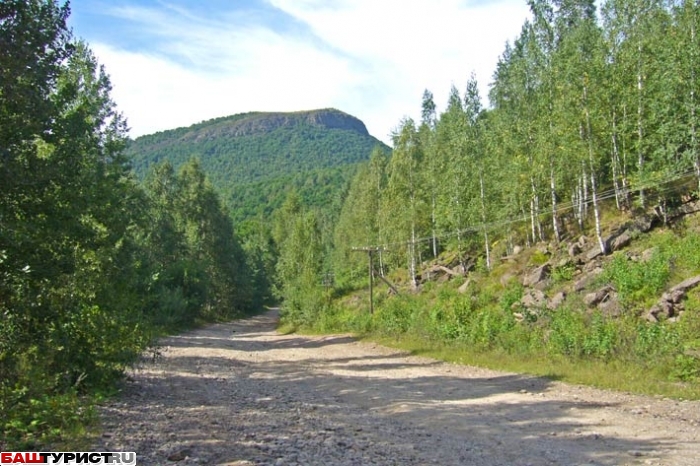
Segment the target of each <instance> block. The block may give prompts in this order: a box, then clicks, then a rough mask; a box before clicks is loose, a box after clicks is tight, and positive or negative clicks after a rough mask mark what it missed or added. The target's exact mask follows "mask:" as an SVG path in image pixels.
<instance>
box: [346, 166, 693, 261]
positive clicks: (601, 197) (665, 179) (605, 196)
mask: <svg viewBox="0 0 700 466" xmlns="http://www.w3.org/2000/svg"><path fill="white" fill-rule="evenodd" d="M694 175H695V172H694V170H688V171H686V172H684V173H666V174H662V175H658V176H654V177H650V178H648V179H646V180H645V182H643V183H640V184H638V185H636V186H635V187H634V189H632V188H629V187H628V188H626V189H625V190H624V194H630V193H632V192H635V191H640V190H648V189H652V188H660V187H661V186H664V185H668V184H669V183H671V182H674V181H678V180H681V179H683V178H686V177H690V176H694ZM672 189H673V187H670V186H666V187H665V188H664V189H662V190H660V191H659V194H660V195H662V194H666V193H668V192H670V191H671V190H672ZM618 192H619V190H617V189H615V188H612V189H609V190H606V191H602V192H599V193H596V201H597V202H601V201H606V200H610V199H614V198H615V197H616V196H617V195H618ZM592 204H593V196H592V195H591V196H588V197H587V198H586V199H583V200H581V201H580V202H573V201H568V202H564V203H561V204H558V205H557V210H556V211H557V213H563V212H567V211H570V210H573V209H574V208H576V207H579V206H590V205H592ZM550 214H551V211H546V210H545V211H541V212H539V213H538V214H537V215H536V217H537V218H538V219H541V218H542V217H545V216H547V215H550ZM531 218H532V214H523V215H521V216H516V217H511V218H509V219H504V220H500V221H497V222H490V223H482V224H479V225H475V226H470V227H466V228H462V229H457V230H455V231H453V232H451V233H443V234H441V235H439V236H436V238H437V239H439V240H444V239H450V238H454V237H456V236H458V235H463V234H466V233H478V232H480V231H483V230H485V229H486V230H493V229H495V228H500V227H505V226H508V225H513V224H516V223H521V222H526V221H529V220H531ZM432 240H433V236H432V235H431V236H426V237H423V238H418V239H416V240H415V241H411V240H407V241H397V242H392V243H384V244H381V245H377V246H365V247H361V248H352V249H353V250H363V251H366V250H367V249H368V248H373V249H375V250H387V249H391V248H392V247H397V246H407V245H409V244H412V243H413V244H421V243H426V242H430V241H432Z"/></svg>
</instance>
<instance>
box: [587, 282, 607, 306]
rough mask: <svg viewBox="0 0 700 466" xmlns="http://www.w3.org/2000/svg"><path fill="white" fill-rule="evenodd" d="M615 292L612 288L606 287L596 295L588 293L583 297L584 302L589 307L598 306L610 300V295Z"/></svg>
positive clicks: (595, 293)
mask: <svg viewBox="0 0 700 466" xmlns="http://www.w3.org/2000/svg"><path fill="white" fill-rule="evenodd" d="M612 291H613V289H612V287H611V286H604V287H603V288H601V289H599V290H598V291H596V292H594V293H588V294H587V295H586V296H584V297H583V302H584V303H586V305H587V306H589V307H594V306H597V305H598V304H599V303H601V302H603V301H604V300H606V299H607V298H608V295H609V294H610V293H611V292H612Z"/></svg>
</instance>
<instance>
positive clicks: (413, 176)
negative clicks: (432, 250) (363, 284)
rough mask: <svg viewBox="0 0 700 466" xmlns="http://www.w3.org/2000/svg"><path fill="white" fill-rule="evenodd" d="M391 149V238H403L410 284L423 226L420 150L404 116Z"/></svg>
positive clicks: (413, 128)
mask: <svg viewBox="0 0 700 466" xmlns="http://www.w3.org/2000/svg"><path fill="white" fill-rule="evenodd" d="M393 142H394V152H393V155H392V157H391V160H390V161H389V168H388V172H389V180H388V194H389V199H390V201H389V202H390V204H388V206H387V207H388V209H389V211H390V212H391V218H393V219H394V221H393V225H392V226H393V231H394V236H393V240H394V241H393V242H406V244H407V257H408V265H409V280H410V283H411V286H412V287H413V288H414V289H415V288H417V287H418V283H417V281H416V273H417V272H416V269H417V263H418V250H417V248H416V246H417V244H418V239H419V238H420V233H421V231H422V229H423V226H424V223H425V222H424V219H425V217H424V215H423V212H424V210H425V207H426V205H425V204H426V203H425V198H424V194H425V191H424V189H423V179H422V172H421V170H420V167H421V163H422V162H423V150H422V146H421V143H420V139H419V138H418V132H417V130H416V126H415V123H414V121H413V120H412V119H410V118H407V119H404V120H403V121H402V122H401V124H400V125H399V127H398V129H397V130H396V132H395V133H394V135H393ZM407 238H408V240H407Z"/></svg>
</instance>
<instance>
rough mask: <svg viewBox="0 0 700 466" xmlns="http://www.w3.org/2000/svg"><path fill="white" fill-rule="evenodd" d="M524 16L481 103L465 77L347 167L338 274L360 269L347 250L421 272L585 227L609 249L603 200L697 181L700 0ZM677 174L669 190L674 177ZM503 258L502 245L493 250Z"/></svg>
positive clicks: (537, 10)
mask: <svg viewBox="0 0 700 466" xmlns="http://www.w3.org/2000/svg"><path fill="white" fill-rule="evenodd" d="M529 3H530V6H531V10H532V18H531V19H530V20H529V21H527V22H526V23H525V24H524V25H523V28H522V31H521V33H520V35H519V37H518V38H517V39H516V40H515V42H514V43H513V44H508V45H507V46H506V48H505V50H504V52H503V54H502V55H501V57H500V59H499V61H498V66H497V70H496V72H495V74H494V79H493V82H492V83H491V88H490V89H491V90H490V93H489V96H488V97H489V101H490V103H491V105H490V107H488V108H484V107H483V104H482V96H480V95H479V93H478V86H477V82H476V81H475V79H474V78H473V77H472V78H471V79H470V80H469V81H468V83H467V85H466V89H465V91H464V92H463V93H460V91H459V90H458V89H457V88H454V87H453V88H452V90H451V93H450V97H449V100H448V102H447V103H446V109H445V110H444V112H442V113H440V114H439V115H438V114H437V111H436V103H435V102H434V100H433V96H432V94H431V93H430V92H429V91H426V92H425V94H424V96H423V102H422V114H421V115H422V117H421V120H420V121H418V122H416V121H414V120H412V119H410V118H405V119H403V120H402V121H401V122H400V123H399V125H398V128H397V130H396V132H395V134H394V137H393V138H394V139H393V143H394V151H393V155H392V156H391V157H390V158H388V157H382V156H379V155H377V156H376V157H374V158H373V159H372V161H371V162H370V163H368V164H366V165H365V166H364V167H363V168H362V169H361V172H360V173H359V174H358V175H357V176H356V178H355V180H354V181H353V184H352V189H351V190H350V192H349V194H348V199H349V201H348V202H346V203H345V205H344V207H343V212H342V215H341V219H340V222H339V227H338V230H337V231H336V244H335V246H336V249H337V253H338V254H339V255H340V257H339V259H338V260H337V261H336V266H337V267H338V269H339V272H340V273H341V275H343V276H346V275H356V272H358V271H360V270H364V262H363V261H364V259H363V258H362V257H358V255H356V254H352V253H351V247H352V246H368V245H372V246H384V247H385V249H387V250H388V252H387V254H385V257H384V259H385V260H386V261H388V263H389V264H391V265H392V266H394V267H396V266H399V265H403V266H406V267H408V268H409V272H410V275H411V276H415V274H416V263H417V262H418V261H420V259H426V258H429V257H435V256H437V255H438V253H439V252H440V251H443V250H445V249H449V250H456V251H459V253H460V254H465V253H466V252H467V251H469V252H470V253H472V252H474V245H475V244H477V245H478V244H480V245H481V246H480V247H481V253H480V256H481V260H482V261H483V262H484V266H485V267H486V268H490V267H491V265H492V262H493V260H492V255H493V254H492V253H493V251H491V249H492V247H493V244H494V243H500V244H504V245H506V249H509V248H512V245H513V244H533V243H535V242H539V241H543V240H554V241H560V240H562V238H564V237H566V236H569V237H570V236H572V235H577V234H579V233H580V232H586V231H591V230H590V229H592V232H593V234H594V235H595V236H596V238H597V241H598V243H599V246H600V248H601V249H602V250H603V251H604V252H608V245H606V244H605V242H604V241H603V240H604V238H603V237H602V235H601V228H600V214H601V202H603V201H604V200H607V199H611V200H613V202H614V203H615V206H616V207H615V208H616V209H618V210H619V211H630V210H631V209H633V208H641V209H645V208H647V207H653V206H657V205H658V206H660V208H661V209H663V208H664V206H667V205H668V203H669V202H672V201H675V200H676V198H675V197H674V194H673V193H672V192H669V190H670V189H671V188H672V187H673V186H676V185H678V184H679V183H682V182H684V181H687V180H688V177H689V176H691V177H692V176H694V177H695V179H696V182H695V187H696V189H697V186H698V184H697V183H698V180H700V152H699V147H698V134H697V132H698V123H699V122H700V120H699V117H700V115H699V114H698V107H697V106H698V101H697V100H698V95H697V93H698V84H699V83H700V81H699V80H698V76H697V71H696V70H697V67H698V60H699V59H700V42H699V40H698V37H697V34H696V27H697V26H698V21H699V20H700V16H699V15H700V7H698V5H697V4H696V2H692V1H676V2H668V1H653V0H611V1H608V2H604V4H603V7H602V10H601V12H600V15H597V14H596V8H595V2H594V1H593V0H531V1H530V2H529ZM674 182H675V183H674ZM501 252H504V251H501Z"/></svg>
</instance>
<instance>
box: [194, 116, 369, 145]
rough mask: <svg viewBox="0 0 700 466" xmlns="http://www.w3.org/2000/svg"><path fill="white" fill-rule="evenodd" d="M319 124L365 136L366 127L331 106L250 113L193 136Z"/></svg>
mask: <svg viewBox="0 0 700 466" xmlns="http://www.w3.org/2000/svg"><path fill="white" fill-rule="evenodd" d="M303 124H307V125H312V126H320V127H324V128H328V129H343V130H349V131H355V132H357V133H360V134H362V135H366V136H368V135H369V133H368V132H367V127H366V126H365V124H364V123H362V121H360V120H359V119H357V118H355V117H354V116H352V115H348V114H347V113H344V112H341V111H340V110H335V109H323V110H312V111H308V112H289V113H282V112H279V113H265V112H252V113H248V114H246V115H242V116H241V118H239V119H238V120H237V121H232V122H227V123H226V124H223V123H222V124H221V125H213V126H212V127H211V128H209V129H207V130H206V131H200V132H199V133H198V134H197V138H199V139H201V138H211V137H216V136H220V135H221V134H228V135H230V136H247V135H251V134H258V133H267V132H270V131H274V130H276V129H278V128H282V127H285V126H287V127H293V126H298V125H303Z"/></svg>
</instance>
